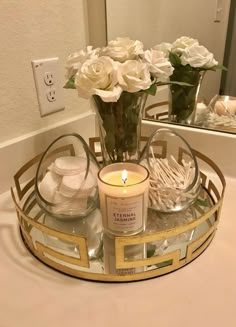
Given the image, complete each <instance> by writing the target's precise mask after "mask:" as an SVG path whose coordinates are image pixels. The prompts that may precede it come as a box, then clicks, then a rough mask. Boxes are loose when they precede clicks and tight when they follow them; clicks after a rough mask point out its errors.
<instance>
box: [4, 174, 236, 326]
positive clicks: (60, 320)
mask: <svg viewBox="0 0 236 327" xmlns="http://www.w3.org/2000/svg"><path fill="white" fill-rule="evenodd" d="M226 181H227V187H226V196H225V200H224V204H223V209H222V213H221V220H220V223H219V226H218V231H217V233H216V236H215V238H214V240H213V241H212V243H211V244H210V246H209V247H208V248H207V250H206V251H205V252H204V253H203V254H202V255H201V256H199V257H198V258H197V259H196V260H195V261H193V262H192V263H190V264H189V265H187V266H185V267H184V268H182V269H180V270H178V271H176V272H174V273H171V274H168V275H165V276H162V277H159V278H155V279H151V280H146V281H141V282H133V283H124V284H112V283H110V284H106V283H96V282H89V281H84V280H80V279H76V278H72V277H69V276H65V275H63V274H61V273H59V272H56V271H54V270H52V269H51V268H49V267H47V266H45V265H44V264H43V263H41V262H39V261H38V260H37V259H36V258H34V257H33V256H32V255H31V254H30V253H29V252H28V251H27V249H26V248H25V247H24V245H23V242H22V240H21V237H20V234H19V229H18V224H17V217H16V213H15V210H14V206H13V202H12V200H11V197H10V193H9V192H7V193H4V194H2V195H1V196H0V208H1V211H0V290H1V291H0V327H21V326H24V327H32V326H34V327H37V326H40V327H42V326H45V327H47V326H75V325H82V326H96V327H100V326H101V327H105V326H112V327H116V326H119V327H120V326H122V325H123V326H136V327H137V326H140V327H141V326H142V327H143V326H149V327H151V326H155V327H156V326H160V327H162V326H172V325H174V326H191V327H195V326H198V327H199V326H203V327H205V326H209V327H211V326H214V327H218V326H219V327H220V326H227V327H234V326H235V299H236V282H235V280H236V279H235V278H236V277H235V276H236V263H235V249H236V237H235V233H236V220H235V219H234V218H235V217H234V216H235V213H234V210H235V209H234V202H235V196H234V190H235V188H236V179H234V178H230V177H229V178H227V177H226Z"/></svg>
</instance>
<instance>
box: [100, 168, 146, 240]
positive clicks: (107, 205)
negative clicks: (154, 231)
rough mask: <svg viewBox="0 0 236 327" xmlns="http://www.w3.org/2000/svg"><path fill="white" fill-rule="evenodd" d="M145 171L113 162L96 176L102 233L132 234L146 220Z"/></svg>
mask: <svg viewBox="0 0 236 327" xmlns="http://www.w3.org/2000/svg"><path fill="white" fill-rule="evenodd" d="M148 187H149V172H148V170H147V169H146V168H145V167H143V166H140V165H136V164H133V163H117V164H111V165H109V166H106V167H104V168H102V169H101V170H100V172H99V174H98V188H99V198H100V208H101V212H102V217H103V225H104V229H105V231H107V232H109V233H111V234H114V235H133V234H138V233H139V232H141V231H143V230H144V229H145V226H146V220H147V204H148Z"/></svg>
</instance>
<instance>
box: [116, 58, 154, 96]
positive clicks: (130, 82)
mask: <svg viewBox="0 0 236 327" xmlns="http://www.w3.org/2000/svg"><path fill="white" fill-rule="evenodd" d="M118 81H119V84H120V85H121V87H122V88H123V90H124V91H127V92H131V93H133V92H138V91H140V90H146V89H148V88H149V87H150V86H151V84H152V81H151V78H150V72H149V69H148V65H147V64H146V63H143V62H140V61H137V60H127V61H126V62H125V63H123V64H119V68H118Z"/></svg>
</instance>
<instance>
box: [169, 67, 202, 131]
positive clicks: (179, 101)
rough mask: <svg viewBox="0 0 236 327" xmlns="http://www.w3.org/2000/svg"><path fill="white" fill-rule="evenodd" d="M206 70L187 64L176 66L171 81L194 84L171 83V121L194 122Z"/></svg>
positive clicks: (187, 123) (188, 123)
mask: <svg viewBox="0 0 236 327" xmlns="http://www.w3.org/2000/svg"><path fill="white" fill-rule="evenodd" d="M204 75H205V71H200V70H198V69H193V68H191V67H187V66H181V67H178V68H175V70H174V72H173V74H172V76H171V77H170V80H171V81H178V82H184V83H188V84H190V85H192V86H185V85H178V84H171V85H170V92H169V114H168V116H169V121H170V122H175V123H180V124H186V125H190V124H194V120H195V113H196V107H197V100H198V94H199V91H200V87H201V83H202V80H203V77H204Z"/></svg>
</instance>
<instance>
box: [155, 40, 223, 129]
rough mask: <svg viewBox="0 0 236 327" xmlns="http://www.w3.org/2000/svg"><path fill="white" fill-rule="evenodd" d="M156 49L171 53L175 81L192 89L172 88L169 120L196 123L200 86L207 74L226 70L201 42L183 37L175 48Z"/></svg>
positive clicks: (162, 47) (168, 46)
mask: <svg viewBox="0 0 236 327" xmlns="http://www.w3.org/2000/svg"><path fill="white" fill-rule="evenodd" d="M154 49H156V50H159V51H163V52H165V53H167V52H168V53H169V60H170V62H171V64H172V66H173V67H174V72H173V74H172V75H171V77H170V80H172V81H181V82H185V83H188V84H191V85H192V87H190V86H185V85H178V84H171V85H170V91H171V97H170V111H169V119H170V120H172V121H175V122H178V123H193V120H194V113H195V110H194V109H195V107H196V103H197V96H198V91H199V88H200V83H201V81H202V78H203V76H204V73H205V72H206V71H207V70H212V71H215V70H217V69H225V68H224V67H223V66H220V65H218V62H217V61H216V60H215V58H214V55H213V54H212V53H211V52H209V51H208V50H207V48H205V47H204V46H202V45H200V44H199V42H198V40H196V39H193V38H190V37H186V36H182V37H180V38H178V39H177V40H176V41H175V42H174V43H173V44H170V43H161V44H159V45H156V46H155V47H154Z"/></svg>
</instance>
